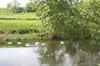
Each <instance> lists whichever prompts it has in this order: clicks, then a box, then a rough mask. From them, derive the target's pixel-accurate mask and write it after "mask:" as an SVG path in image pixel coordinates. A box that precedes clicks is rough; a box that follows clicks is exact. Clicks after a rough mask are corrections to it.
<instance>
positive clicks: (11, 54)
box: [0, 40, 100, 66]
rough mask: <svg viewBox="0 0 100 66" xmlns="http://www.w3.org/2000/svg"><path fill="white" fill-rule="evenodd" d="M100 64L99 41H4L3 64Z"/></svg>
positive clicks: (1, 47) (0, 60) (0, 57)
mask: <svg viewBox="0 0 100 66" xmlns="http://www.w3.org/2000/svg"><path fill="white" fill-rule="evenodd" d="M99 64H100V42H99V41H98V42H96V41H92V40H80V41H71V40H67V41H64V42H63V41H61V40H56V41H55V40H38V41H37V40H31V41H20V42H19V41H12V42H0V66H99Z"/></svg>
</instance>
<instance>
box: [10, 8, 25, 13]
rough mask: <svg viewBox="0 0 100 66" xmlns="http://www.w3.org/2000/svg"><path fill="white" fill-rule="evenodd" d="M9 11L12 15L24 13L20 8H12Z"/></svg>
mask: <svg viewBox="0 0 100 66" xmlns="http://www.w3.org/2000/svg"><path fill="white" fill-rule="evenodd" d="M11 10H12V12H13V13H21V12H23V11H24V9H23V8H22V7H17V8H12V9H11Z"/></svg>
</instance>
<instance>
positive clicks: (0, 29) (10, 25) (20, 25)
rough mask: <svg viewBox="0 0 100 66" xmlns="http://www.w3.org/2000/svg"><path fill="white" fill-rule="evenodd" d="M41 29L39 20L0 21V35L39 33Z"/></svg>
mask: <svg viewBox="0 0 100 66" xmlns="http://www.w3.org/2000/svg"><path fill="white" fill-rule="evenodd" d="M42 29H43V28H42V23H41V22H40V21H39V20H0V33H5V34H15V33H17V34H25V33H41V32H42Z"/></svg>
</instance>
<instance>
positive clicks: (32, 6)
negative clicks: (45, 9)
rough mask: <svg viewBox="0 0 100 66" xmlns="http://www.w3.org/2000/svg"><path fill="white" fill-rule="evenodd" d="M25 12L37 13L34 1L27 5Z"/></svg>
mask: <svg viewBox="0 0 100 66" xmlns="http://www.w3.org/2000/svg"><path fill="white" fill-rule="evenodd" d="M25 11H26V12H35V11H36V6H35V3H34V2H33V1H30V2H29V3H27V4H26V6H25Z"/></svg>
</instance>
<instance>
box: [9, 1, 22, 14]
mask: <svg viewBox="0 0 100 66" xmlns="http://www.w3.org/2000/svg"><path fill="white" fill-rule="evenodd" d="M11 10H12V12H14V13H20V12H23V11H24V9H23V8H22V7H20V3H19V2H18V1H17V0H14V1H13V2H12V8H11Z"/></svg>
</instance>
